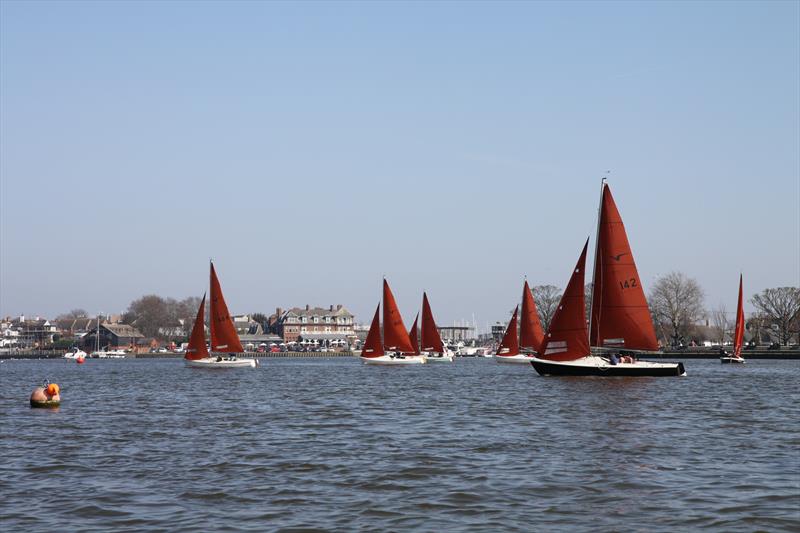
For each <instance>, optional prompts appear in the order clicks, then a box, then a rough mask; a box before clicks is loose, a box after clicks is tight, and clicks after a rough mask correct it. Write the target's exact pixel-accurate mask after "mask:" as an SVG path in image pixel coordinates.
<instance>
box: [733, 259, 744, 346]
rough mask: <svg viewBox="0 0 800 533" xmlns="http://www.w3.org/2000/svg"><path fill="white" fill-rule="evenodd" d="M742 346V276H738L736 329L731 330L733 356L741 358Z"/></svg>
mask: <svg viewBox="0 0 800 533" xmlns="http://www.w3.org/2000/svg"><path fill="white" fill-rule="evenodd" d="M742 344H744V309H743V308H742V275H741V274H739V305H737V306H736V329H734V330H733V355H735V356H736V357H741V356H742Z"/></svg>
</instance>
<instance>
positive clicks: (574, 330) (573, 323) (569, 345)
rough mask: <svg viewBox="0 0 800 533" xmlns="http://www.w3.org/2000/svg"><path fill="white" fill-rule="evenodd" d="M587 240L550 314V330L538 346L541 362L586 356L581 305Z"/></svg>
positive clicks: (583, 318) (586, 348)
mask: <svg viewBox="0 0 800 533" xmlns="http://www.w3.org/2000/svg"><path fill="white" fill-rule="evenodd" d="M588 246H589V240H588V239H587V240H586V244H585V245H583V251H582V252H581V257H580V259H578V264H576V265H575V270H573V271H572V276H571V277H570V278H569V283H568V284H567V288H566V289H564V294H563V295H562V296H561V302H559V304H558V308H556V312H555V313H553V319H552V320H551V321H550V329H549V330H548V331H547V335H545V337H544V342H543V343H542V350H543V351H544V353H543V354H542V355H541V358H542V359H549V360H551V361H572V360H574V359H580V358H581V357H586V356H587V355H589V354H590V350H589V335H588V332H587V331H586V306H585V304H584V302H583V298H584V295H583V291H584V287H583V276H584V270H585V269H586V248H587V247H588Z"/></svg>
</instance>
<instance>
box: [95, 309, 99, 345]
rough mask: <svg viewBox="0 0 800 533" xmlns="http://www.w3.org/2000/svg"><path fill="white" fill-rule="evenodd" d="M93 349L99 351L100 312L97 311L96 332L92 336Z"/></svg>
mask: <svg viewBox="0 0 800 533" xmlns="http://www.w3.org/2000/svg"><path fill="white" fill-rule="evenodd" d="M94 346H95V349H94V350H95V351H96V352H99V351H100V313H97V333H96V334H95V336H94Z"/></svg>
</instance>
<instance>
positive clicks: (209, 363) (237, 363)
mask: <svg viewBox="0 0 800 533" xmlns="http://www.w3.org/2000/svg"><path fill="white" fill-rule="evenodd" d="M186 366H188V367H191V368H255V366H256V362H255V360H254V359H233V360H230V359H223V360H221V361H217V358H216V357H207V358H205V359H196V360H191V359H186Z"/></svg>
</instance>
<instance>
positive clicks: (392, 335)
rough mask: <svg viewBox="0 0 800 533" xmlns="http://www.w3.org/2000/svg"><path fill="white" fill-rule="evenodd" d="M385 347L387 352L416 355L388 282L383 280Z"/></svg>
mask: <svg viewBox="0 0 800 533" xmlns="http://www.w3.org/2000/svg"><path fill="white" fill-rule="evenodd" d="M383 346H384V348H385V349H386V350H390V351H396V352H403V353H414V352H415V351H416V350H415V349H414V346H413V345H412V344H411V339H410V338H409V337H408V330H406V326H405V324H403V317H401V316H400V311H399V310H398V309H397V303H396V302H395V301H394V295H393V294H392V290H391V289H390V288H389V284H388V283H387V282H386V280H383Z"/></svg>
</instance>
